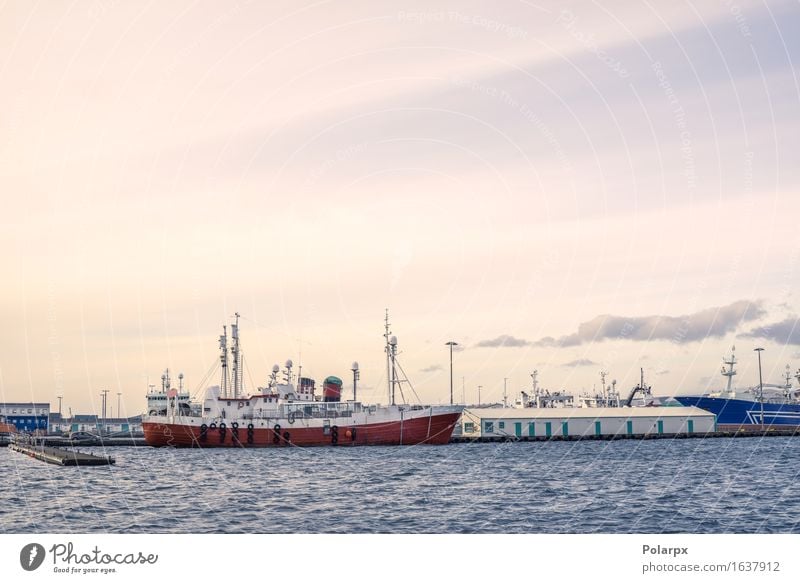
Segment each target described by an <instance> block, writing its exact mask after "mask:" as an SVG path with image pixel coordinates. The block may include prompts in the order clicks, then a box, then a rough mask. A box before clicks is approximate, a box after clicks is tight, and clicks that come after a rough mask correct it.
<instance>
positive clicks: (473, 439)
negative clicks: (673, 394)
mask: <svg viewBox="0 0 800 583" xmlns="http://www.w3.org/2000/svg"><path fill="white" fill-rule="evenodd" d="M720 437H736V438H739V437H800V428H797V429H774V428H770V429H764V430H758V429H756V430H750V429H747V430H738V431H734V430H731V431H719V430H718V431H709V432H707V433H641V434H633V435H626V434H617V435H592V434H590V435H551V436H549V437H547V436H544V435H542V436H528V435H523V436H520V437H517V436H516V435H491V436H486V435H484V436H480V435H479V436H469V437H467V436H465V435H454V436H453V437H452V438H451V439H450V443H509V442H521V441H620V440H640V441H641V440H650V439H713V438H720Z"/></svg>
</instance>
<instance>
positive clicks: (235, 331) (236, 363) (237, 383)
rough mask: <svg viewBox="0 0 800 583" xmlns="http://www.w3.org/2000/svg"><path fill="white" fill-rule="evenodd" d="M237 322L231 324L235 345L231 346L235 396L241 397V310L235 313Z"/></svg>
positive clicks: (235, 397) (236, 397)
mask: <svg viewBox="0 0 800 583" xmlns="http://www.w3.org/2000/svg"><path fill="white" fill-rule="evenodd" d="M234 317H235V318H236V323H235V324H231V336H232V337H233V346H231V356H233V371H232V373H231V376H232V380H233V398H234V399H238V398H239V389H240V388H241V387H240V385H241V379H240V378H239V377H240V372H239V359H240V354H239V312H236V313H234Z"/></svg>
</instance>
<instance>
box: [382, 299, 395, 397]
mask: <svg viewBox="0 0 800 583" xmlns="http://www.w3.org/2000/svg"><path fill="white" fill-rule="evenodd" d="M383 327H384V333H383V338H384V340H385V341H386V347H385V348H384V350H385V351H386V396H387V397H388V402H389V404H390V405H394V381H393V380H392V360H393V354H392V346H391V344H390V343H389V340H390V339H391V336H390V334H391V332H389V308H386V316H385V317H384V320H383ZM395 346H396V345H395Z"/></svg>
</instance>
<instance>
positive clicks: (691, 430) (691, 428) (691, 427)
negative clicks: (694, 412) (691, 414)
mask: <svg viewBox="0 0 800 583" xmlns="http://www.w3.org/2000/svg"><path fill="white" fill-rule="evenodd" d="M687 424H688V425H689V433H694V421H693V420H691V419H689V421H687Z"/></svg>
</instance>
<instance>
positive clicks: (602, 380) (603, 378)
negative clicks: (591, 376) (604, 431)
mask: <svg viewBox="0 0 800 583" xmlns="http://www.w3.org/2000/svg"><path fill="white" fill-rule="evenodd" d="M606 375H608V373H607V372H606V371H604V370H601V371H600V384H601V385H602V386H603V407H608V395H606Z"/></svg>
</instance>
